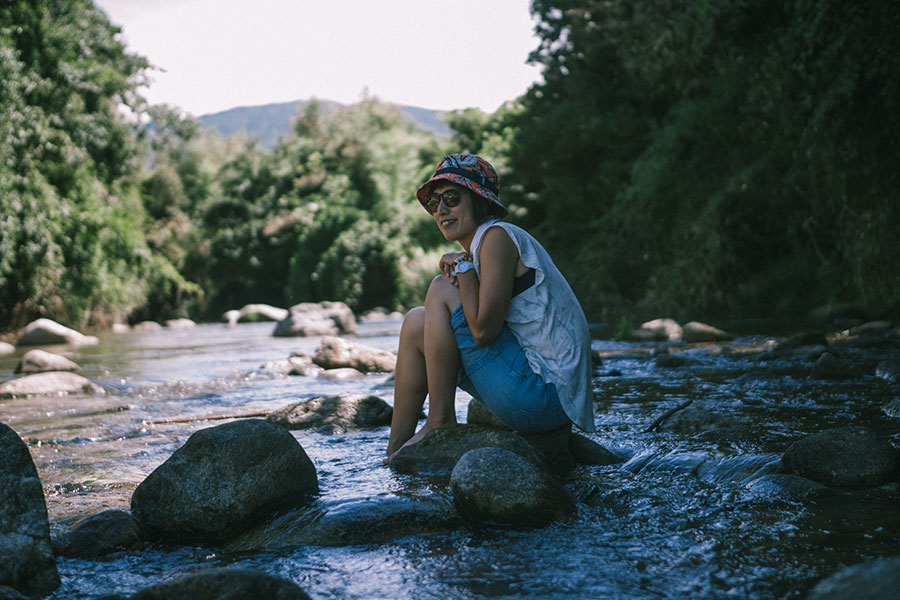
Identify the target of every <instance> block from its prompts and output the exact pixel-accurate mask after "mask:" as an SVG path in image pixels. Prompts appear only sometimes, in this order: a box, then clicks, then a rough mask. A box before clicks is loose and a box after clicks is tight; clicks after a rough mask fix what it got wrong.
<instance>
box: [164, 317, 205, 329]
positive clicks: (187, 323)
mask: <svg viewBox="0 0 900 600" xmlns="http://www.w3.org/2000/svg"><path fill="white" fill-rule="evenodd" d="M163 324H164V325H165V326H166V329H193V328H194V327H196V326H197V323H196V322H195V321H192V320H191V319H186V318H180V319H168V320H167V321H166V322H165V323H163Z"/></svg>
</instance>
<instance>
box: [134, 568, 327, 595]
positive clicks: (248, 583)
mask: <svg viewBox="0 0 900 600" xmlns="http://www.w3.org/2000/svg"><path fill="white" fill-rule="evenodd" d="M243 598H248V599H249V598H260V599H263V598H265V599H266V600H310V599H309V595H308V594H307V593H306V592H304V591H303V589H302V588H301V587H299V586H298V585H297V584H295V583H293V582H292V581H289V580H287V579H284V578H282V577H275V576H273V575H269V574H267V573H261V572H259V571H254V570H250V569H233V568H230V569H212V570H209V571H206V572H203V573H195V574H193V575H186V576H184V577H181V578H179V579H177V580H175V581H171V582H165V583H160V584H158V585H154V586H151V587H149V588H146V589H144V590H141V591H140V592H138V593H137V594H134V595H133V596H129V598H128V600H239V599H243Z"/></svg>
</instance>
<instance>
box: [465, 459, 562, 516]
mask: <svg viewBox="0 0 900 600" xmlns="http://www.w3.org/2000/svg"><path fill="white" fill-rule="evenodd" d="M450 489H451V490H453V493H454V495H455V496H456V499H457V500H458V501H459V503H460V504H461V505H462V507H463V509H464V510H465V512H466V513H468V514H469V515H471V516H473V517H475V518H476V519H478V520H481V521H488V522H495V523H502V524H506V525H531V526H541V525H545V524H547V523H549V522H551V521H554V520H557V519H563V518H565V517H567V516H568V515H569V514H571V513H572V512H574V510H575V505H574V503H573V502H572V499H571V498H569V495H568V494H567V493H566V491H565V489H564V488H563V487H562V485H561V484H560V483H559V482H557V481H556V480H555V479H553V478H552V477H550V476H549V475H547V474H546V473H545V472H543V471H541V470H540V469H538V468H537V467H536V466H535V465H534V464H533V463H532V462H530V461H528V460H526V459H525V458H523V457H522V456H520V455H518V454H516V453H515V452H510V451H508V450H503V449H502V448H479V449H477V450H471V451H469V452H466V453H465V454H464V455H463V457H462V458H460V459H459V462H457V463H456V466H455V467H453V472H452V473H451V475H450Z"/></svg>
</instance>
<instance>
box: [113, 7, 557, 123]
mask: <svg viewBox="0 0 900 600" xmlns="http://www.w3.org/2000/svg"><path fill="white" fill-rule="evenodd" d="M95 2H96V4H97V5H98V6H100V7H101V8H102V9H103V10H104V11H105V12H106V14H107V15H109V18H110V21H112V22H113V23H114V24H116V25H118V26H120V27H122V30H123V31H122V35H123V41H124V42H125V43H126V45H127V47H128V49H129V51H131V52H133V53H136V54H140V55H143V56H144V57H146V58H147V59H148V60H149V61H150V63H151V64H153V65H154V66H155V67H158V69H160V70H154V71H151V72H150V77H151V79H152V80H153V82H152V84H151V86H150V87H149V89H145V90H144V95H145V96H146V98H147V100H148V101H149V102H151V103H153V104H157V103H167V104H173V105H175V106H178V107H180V108H182V109H183V110H185V111H187V112H188V113H190V114H192V115H194V116H200V115H203V114H208V113H212V112H218V111H221V110H226V109H229V108H234V107H236V106H252V105H258V104H269V103H272V102H288V101H293V100H306V99H309V98H313V97H315V98H318V99H320V100H335V101H337V102H341V103H344V104H352V103H355V102H358V101H359V100H360V99H361V98H362V97H363V95H364V94H365V93H367V94H368V95H369V96H374V97H376V98H378V99H379V100H383V101H386V102H393V103H397V104H407V105H412V106H420V107H423V108H430V109H437V110H449V109H455V108H469V107H477V108H481V109H482V110H484V111H486V112H493V111H495V110H496V109H497V108H498V107H499V106H500V105H501V104H503V102H505V101H507V100H512V99H514V98H516V97H518V96H520V95H521V94H523V93H524V92H525V90H527V89H528V87H529V85H531V83H533V82H535V81H538V80H540V78H541V74H540V69H539V68H538V67H535V66H529V65H526V64H525V61H526V59H527V58H528V54H529V52H531V51H532V50H534V49H535V48H537V45H538V38H537V37H535V35H534V22H533V21H532V19H531V13H530V12H529V6H530V1H529V0H455V1H454V2H446V1H441V2H439V1H437V0H95Z"/></svg>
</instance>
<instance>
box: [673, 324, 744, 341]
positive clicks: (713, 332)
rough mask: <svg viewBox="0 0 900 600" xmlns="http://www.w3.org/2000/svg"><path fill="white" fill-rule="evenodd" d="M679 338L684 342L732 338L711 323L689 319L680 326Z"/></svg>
mask: <svg viewBox="0 0 900 600" xmlns="http://www.w3.org/2000/svg"><path fill="white" fill-rule="evenodd" d="M681 339H682V340H684V341H685V342H720V341H725V340H730V339H733V336H732V335H731V334H729V333H727V332H725V331H722V330H721V329H719V328H717V327H713V326H712V325H707V324H706V323H700V322H698V321H690V322H688V323H685V324H684V325H683V326H682V327H681Z"/></svg>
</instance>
